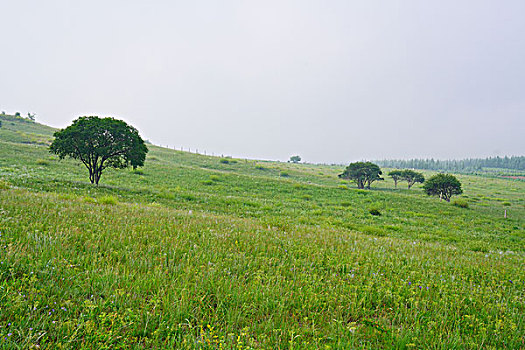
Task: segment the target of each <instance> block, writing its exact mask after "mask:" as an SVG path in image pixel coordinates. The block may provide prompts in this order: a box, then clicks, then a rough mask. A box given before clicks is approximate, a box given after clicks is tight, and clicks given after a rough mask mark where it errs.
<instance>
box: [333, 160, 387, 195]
mask: <svg viewBox="0 0 525 350" xmlns="http://www.w3.org/2000/svg"><path fill="white" fill-rule="evenodd" d="M381 174H383V173H382V172H381V169H380V168H379V167H378V166H377V165H376V164H373V163H370V162H355V163H351V164H350V165H348V166H347V167H346V169H345V171H344V172H343V173H342V174H340V175H339V178H341V179H348V180H352V181H355V182H356V183H357V188H360V189H363V188H365V187H366V188H368V189H370V185H371V184H372V182H374V181H377V180H384V179H383V178H382V177H380V176H379V175H381Z"/></svg>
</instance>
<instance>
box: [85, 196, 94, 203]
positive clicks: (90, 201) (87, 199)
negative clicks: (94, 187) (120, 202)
mask: <svg viewBox="0 0 525 350" xmlns="http://www.w3.org/2000/svg"><path fill="white" fill-rule="evenodd" d="M82 200H83V201H84V202H86V203H96V202H97V201H96V200H95V198H93V197H89V196H86V197H84V198H82Z"/></svg>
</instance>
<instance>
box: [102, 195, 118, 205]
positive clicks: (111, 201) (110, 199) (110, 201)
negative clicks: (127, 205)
mask: <svg viewBox="0 0 525 350" xmlns="http://www.w3.org/2000/svg"><path fill="white" fill-rule="evenodd" d="M98 203H100V204H107V205H116V204H118V199H117V198H116V197H115V196H102V197H100V198H99V199H98Z"/></svg>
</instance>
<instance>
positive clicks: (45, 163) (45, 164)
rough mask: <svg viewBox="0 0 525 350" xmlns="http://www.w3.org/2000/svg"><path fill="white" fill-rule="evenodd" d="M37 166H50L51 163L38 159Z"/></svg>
mask: <svg viewBox="0 0 525 350" xmlns="http://www.w3.org/2000/svg"><path fill="white" fill-rule="evenodd" d="M36 164H37V165H43V166H48V165H49V161H48V160H46V159H37V161H36Z"/></svg>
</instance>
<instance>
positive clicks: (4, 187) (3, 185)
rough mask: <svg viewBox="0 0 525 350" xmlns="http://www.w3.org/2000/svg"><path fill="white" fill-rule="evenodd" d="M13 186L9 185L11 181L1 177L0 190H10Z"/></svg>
mask: <svg viewBox="0 0 525 350" xmlns="http://www.w3.org/2000/svg"><path fill="white" fill-rule="evenodd" d="M10 188H11V186H10V185H9V182H7V181H6V180H4V179H0V190H8V189H10Z"/></svg>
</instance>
